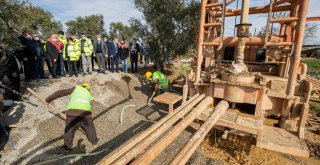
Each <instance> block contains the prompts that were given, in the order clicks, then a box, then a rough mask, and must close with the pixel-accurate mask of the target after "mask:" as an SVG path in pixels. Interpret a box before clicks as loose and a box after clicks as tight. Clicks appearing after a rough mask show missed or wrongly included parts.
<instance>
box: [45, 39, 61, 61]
mask: <svg viewBox="0 0 320 165" xmlns="http://www.w3.org/2000/svg"><path fill="white" fill-rule="evenodd" d="M46 48H47V55H48V57H49V58H50V60H54V59H58V55H59V52H58V50H57V48H56V47H55V46H54V45H53V44H52V43H51V42H49V41H47V44H46Z"/></svg>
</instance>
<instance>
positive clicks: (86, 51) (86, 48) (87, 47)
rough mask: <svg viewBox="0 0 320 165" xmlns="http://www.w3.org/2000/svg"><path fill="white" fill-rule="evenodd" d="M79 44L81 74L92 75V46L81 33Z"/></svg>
mask: <svg viewBox="0 0 320 165" xmlns="http://www.w3.org/2000/svg"><path fill="white" fill-rule="evenodd" d="M78 44H79V48H80V51H81V60H82V68H83V74H84V75H85V74H87V73H89V74H92V62H91V58H92V52H93V45H92V42H91V40H90V39H88V38H87V37H86V35H85V34H84V33H81V39H80V42H79V43H78Z"/></svg>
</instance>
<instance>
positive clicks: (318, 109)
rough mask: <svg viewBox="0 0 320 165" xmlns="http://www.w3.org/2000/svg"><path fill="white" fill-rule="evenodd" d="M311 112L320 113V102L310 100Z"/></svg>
mask: <svg viewBox="0 0 320 165" xmlns="http://www.w3.org/2000/svg"><path fill="white" fill-rule="evenodd" d="M309 105H310V114H317V113H320V104H319V103H313V102H310V104H309Z"/></svg>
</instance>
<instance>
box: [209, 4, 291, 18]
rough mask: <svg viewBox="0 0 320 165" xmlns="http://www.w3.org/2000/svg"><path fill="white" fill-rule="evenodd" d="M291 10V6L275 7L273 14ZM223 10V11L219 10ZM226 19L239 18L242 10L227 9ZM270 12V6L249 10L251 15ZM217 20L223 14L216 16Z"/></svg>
mask: <svg viewBox="0 0 320 165" xmlns="http://www.w3.org/2000/svg"><path fill="white" fill-rule="evenodd" d="M290 9H291V5H286V6H279V7H274V8H273V10H272V12H281V11H289V10H290ZM219 10H221V9H219ZM226 11H227V12H226V17H233V16H239V15H241V10H240V9H239V10H234V9H232V10H230V9H227V10H226ZM268 12H269V5H267V6H260V7H253V8H250V10H249V14H263V13H268ZM214 17H215V18H219V17H222V14H221V13H219V14H216V15H215V16H214Z"/></svg>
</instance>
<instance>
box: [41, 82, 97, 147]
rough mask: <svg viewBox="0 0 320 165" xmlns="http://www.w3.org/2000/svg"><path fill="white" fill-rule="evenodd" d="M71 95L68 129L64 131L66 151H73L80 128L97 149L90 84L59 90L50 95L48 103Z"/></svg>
mask: <svg viewBox="0 0 320 165" xmlns="http://www.w3.org/2000/svg"><path fill="white" fill-rule="evenodd" d="M67 95H70V96H71V98H70V101H69V104H68V107H67V114H66V116H67V119H66V127H65V131H64V146H63V147H64V149H65V150H67V151H71V150H72V143H73V137H74V134H75V132H76V130H77V129H78V127H79V126H80V127H81V128H82V129H83V130H84V131H85V133H86V135H87V138H88V140H89V141H90V142H91V143H92V145H93V147H94V148H95V147H96V146H97V145H98V142H99V139H98V138H97V133H96V129H95V126H94V124H93V118H92V109H91V102H92V100H93V96H92V88H91V85H90V84H89V83H83V84H81V85H77V86H75V87H72V88H69V89H64V90H59V91H57V92H55V93H53V94H52V95H50V96H49V97H48V98H47V99H46V102H47V103H48V104H49V103H50V102H52V101H53V100H55V99H57V98H61V97H64V96H67Z"/></svg>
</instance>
